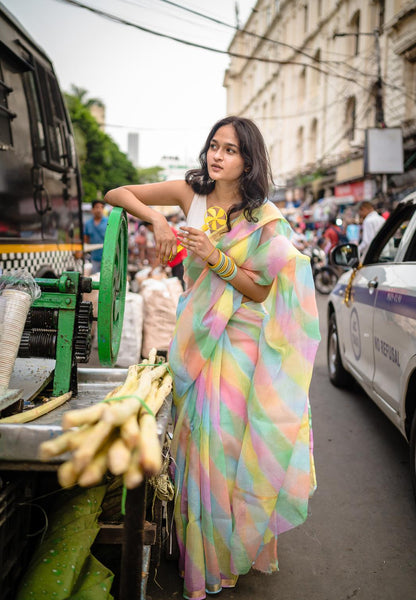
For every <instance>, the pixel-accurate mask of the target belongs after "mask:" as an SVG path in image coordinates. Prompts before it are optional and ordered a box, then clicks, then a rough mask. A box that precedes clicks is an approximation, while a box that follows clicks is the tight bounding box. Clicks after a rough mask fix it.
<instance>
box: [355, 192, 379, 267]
mask: <svg viewBox="0 0 416 600" xmlns="http://www.w3.org/2000/svg"><path fill="white" fill-rule="evenodd" d="M358 215H359V217H360V222H361V241H360V243H359V244H358V249H359V251H360V256H361V257H363V256H364V254H365V253H366V251H367V249H368V246H369V245H370V244H371V242H372V241H373V239H374V236H375V235H376V233H377V232H378V230H379V229H380V228H381V227H382V225H384V223H385V220H384V219H383V217H382V216H381V215H379V214H378V212H377V211H376V210H375V208H374V206H373V205H372V204H371V202H369V201H368V200H364V201H363V202H361V204H360V206H359V207H358Z"/></svg>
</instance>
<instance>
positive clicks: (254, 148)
mask: <svg viewBox="0 0 416 600" xmlns="http://www.w3.org/2000/svg"><path fill="white" fill-rule="evenodd" d="M224 125H232V126H233V127H234V129H235V132H236V134H237V137H238V141H239V144H240V153H241V156H242V157H243V160H244V170H243V173H242V174H241V177H240V193H241V202H240V203H239V204H235V205H234V206H232V207H231V208H230V209H229V210H228V215H227V225H228V229H230V217H231V215H232V214H233V213H235V212H238V211H239V210H242V211H243V213H244V216H245V218H246V219H247V221H257V219H256V217H254V216H253V210H254V209H255V208H257V207H259V206H260V205H261V204H263V202H264V200H265V198H266V197H267V195H268V193H269V189H270V185H271V184H272V183H273V177H272V173H271V168H270V161H269V156H268V154H267V149H266V145H265V143H264V139H263V136H262V134H261V133H260V131H259V129H258V127H257V125H255V124H254V123H253V121H251V120H250V119H245V118H243V117H235V116H230V117H225V118H224V119H221V120H220V121H217V123H215V125H214V127H213V128H212V129H211V131H210V132H209V134H208V137H207V139H206V142H205V145H204V147H203V148H202V150H201V152H200V154H199V162H200V165H201V168H200V169H191V170H190V171H187V173H186V175H185V181H186V182H187V183H188V184H189V185H190V186H191V187H192V189H193V190H194V192H195V193H197V194H203V195H207V194H210V193H211V192H212V191H213V189H214V188H215V181H213V180H212V179H210V177H209V175H208V167H207V152H208V149H209V146H210V144H211V140H212V138H213V137H214V135H215V133H216V132H217V131H218V129H219V128H220V127H223V126H224Z"/></svg>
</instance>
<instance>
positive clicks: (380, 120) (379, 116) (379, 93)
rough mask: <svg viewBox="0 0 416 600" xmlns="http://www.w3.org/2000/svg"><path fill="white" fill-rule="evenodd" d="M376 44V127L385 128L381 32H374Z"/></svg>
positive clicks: (376, 30)
mask: <svg viewBox="0 0 416 600" xmlns="http://www.w3.org/2000/svg"><path fill="white" fill-rule="evenodd" d="M373 35H374V43H375V47H376V58H377V82H376V86H377V88H376V123H375V125H376V127H385V126H386V124H385V122H384V107H383V80H382V77H381V54H380V31H379V30H378V29H375V30H374V33H373Z"/></svg>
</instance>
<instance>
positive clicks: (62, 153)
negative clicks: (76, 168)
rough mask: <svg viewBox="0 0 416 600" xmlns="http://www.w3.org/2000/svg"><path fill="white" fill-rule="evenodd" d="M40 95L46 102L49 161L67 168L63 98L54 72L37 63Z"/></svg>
mask: <svg viewBox="0 0 416 600" xmlns="http://www.w3.org/2000/svg"><path fill="white" fill-rule="evenodd" d="M36 73H37V75H38V80H39V86H40V95H41V97H42V99H43V102H44V109H45V111H44V117H45V121H46V123H45V125H46V129H47V132H48V133H47V149H48V151H49V152H48V159H49V160H48V162H49V165H50V166H51V167H53V166H58V167H61V168H65V167H66V166H67V165H68V151H67V148H66V135H65V133H66V123H65V116H64V110H63V106H62V99H61V96H60V94H59V90H58V87H57V83H56V79H55V78H54V77H53V74H52V73H50V72H47V71H45V69H44V68H43V67H42V66H41V65H40V64H39V63H36Z"/></svg>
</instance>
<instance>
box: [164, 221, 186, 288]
mask: <svg viewBox="0 0 416 600" xmlns="http://www.w3.org/2000/svg"><path fill="white" fill-rule="evenodd" d="M167 220H168V223H169V225H170V227H171V229H172V231H173V233H174V234H175V236H176V238H177V237H178V223H179V215H178V214H174V215H169V216H168V217H167ZM187 254H188V253H187V251H186V248H181V249H180V250H178V251H177V253H176V256H173V257H172V259H171V260H168V267H170V268H171V271H172V277H177V278H178V279H179V281H180V282H181V286H182V289H183V290H184V289H185V280H184V278H183V275H184V266H183V261H184V259H185V258H186V257H187Z"/></svg>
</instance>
